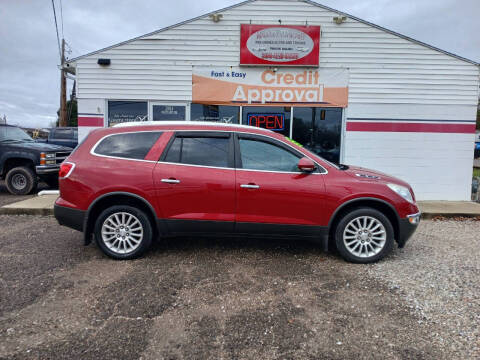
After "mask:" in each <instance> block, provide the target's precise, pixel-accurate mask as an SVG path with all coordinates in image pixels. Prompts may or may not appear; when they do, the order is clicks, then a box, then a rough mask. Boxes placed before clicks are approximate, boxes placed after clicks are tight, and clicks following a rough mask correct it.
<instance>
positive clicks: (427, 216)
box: [421, 213, 480, 220]
mask: <svg viewBox="0 0 480 360" xmlns="http://www.w3.org/2000/svg"><path fill="white" fill-rule="evenodd" d="M436 217H442V218H445V219H453V218H470V219H475V218H480V214H472V213H446V214H445V213H422V216H421V219H422V220H432V219H433V218H436Z"/></svg>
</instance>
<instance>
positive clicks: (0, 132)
mask: <svg viewBox="0 0 480 360" xmlns="http://www.w3.org/2000/svg"><path fill="white" fill-rule="evenodd" d="M17 141H33V139H32V138H31V137H30V136H29V135H28V134H27V133H26V132H25V131H23V130H22V129H20V128H18V127H14V126H0V142H17Z"/></svg>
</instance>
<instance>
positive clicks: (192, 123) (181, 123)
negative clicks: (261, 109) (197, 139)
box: [113, 121, 271, 132]
mask: <svg viewBox="0 0 480 360" xmlns="http://www.w3.org/2000/svg"><path fill="white" fill-rule="evenodd" d="M164 125H166V126H199V125H200V126H225V127H237V128H246V129H256V130H264V131H267V132H270V131H271V130H268V129H264V128H260V127H256V126H250V125H242V124H229V123H221V122H211V121H130V122H124V123H120V124H116V125H113V127H128V126H164Z"/></svg>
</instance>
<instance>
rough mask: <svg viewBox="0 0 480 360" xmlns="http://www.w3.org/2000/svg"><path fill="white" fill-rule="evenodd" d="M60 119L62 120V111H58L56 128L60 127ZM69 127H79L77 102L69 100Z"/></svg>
mask: <svg viewBox="0 0 480 360" xmlns="http://www.w3.org/2000/svg"><path fill="white" fill-rule="evenodd" d="M68 115H70V116H68ZM59 118H60V109H58V111H57V124H56V126H58V122H59ZM67 126H78V109H77V100H67Z"/></svg>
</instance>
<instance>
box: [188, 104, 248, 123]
mask: <svg viewBox="0 0 480 360" xmlns="http://www.w3.org/2000/svg"><path fill="white" fill-rule="evenodd" d="M190 109H191V112H190V114H191V115H190V119H191V121H214V122H222V123H228V124H238V123H239V117H240V107H239V106H225V105H204V104H191V106H190Z"/></svg>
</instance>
